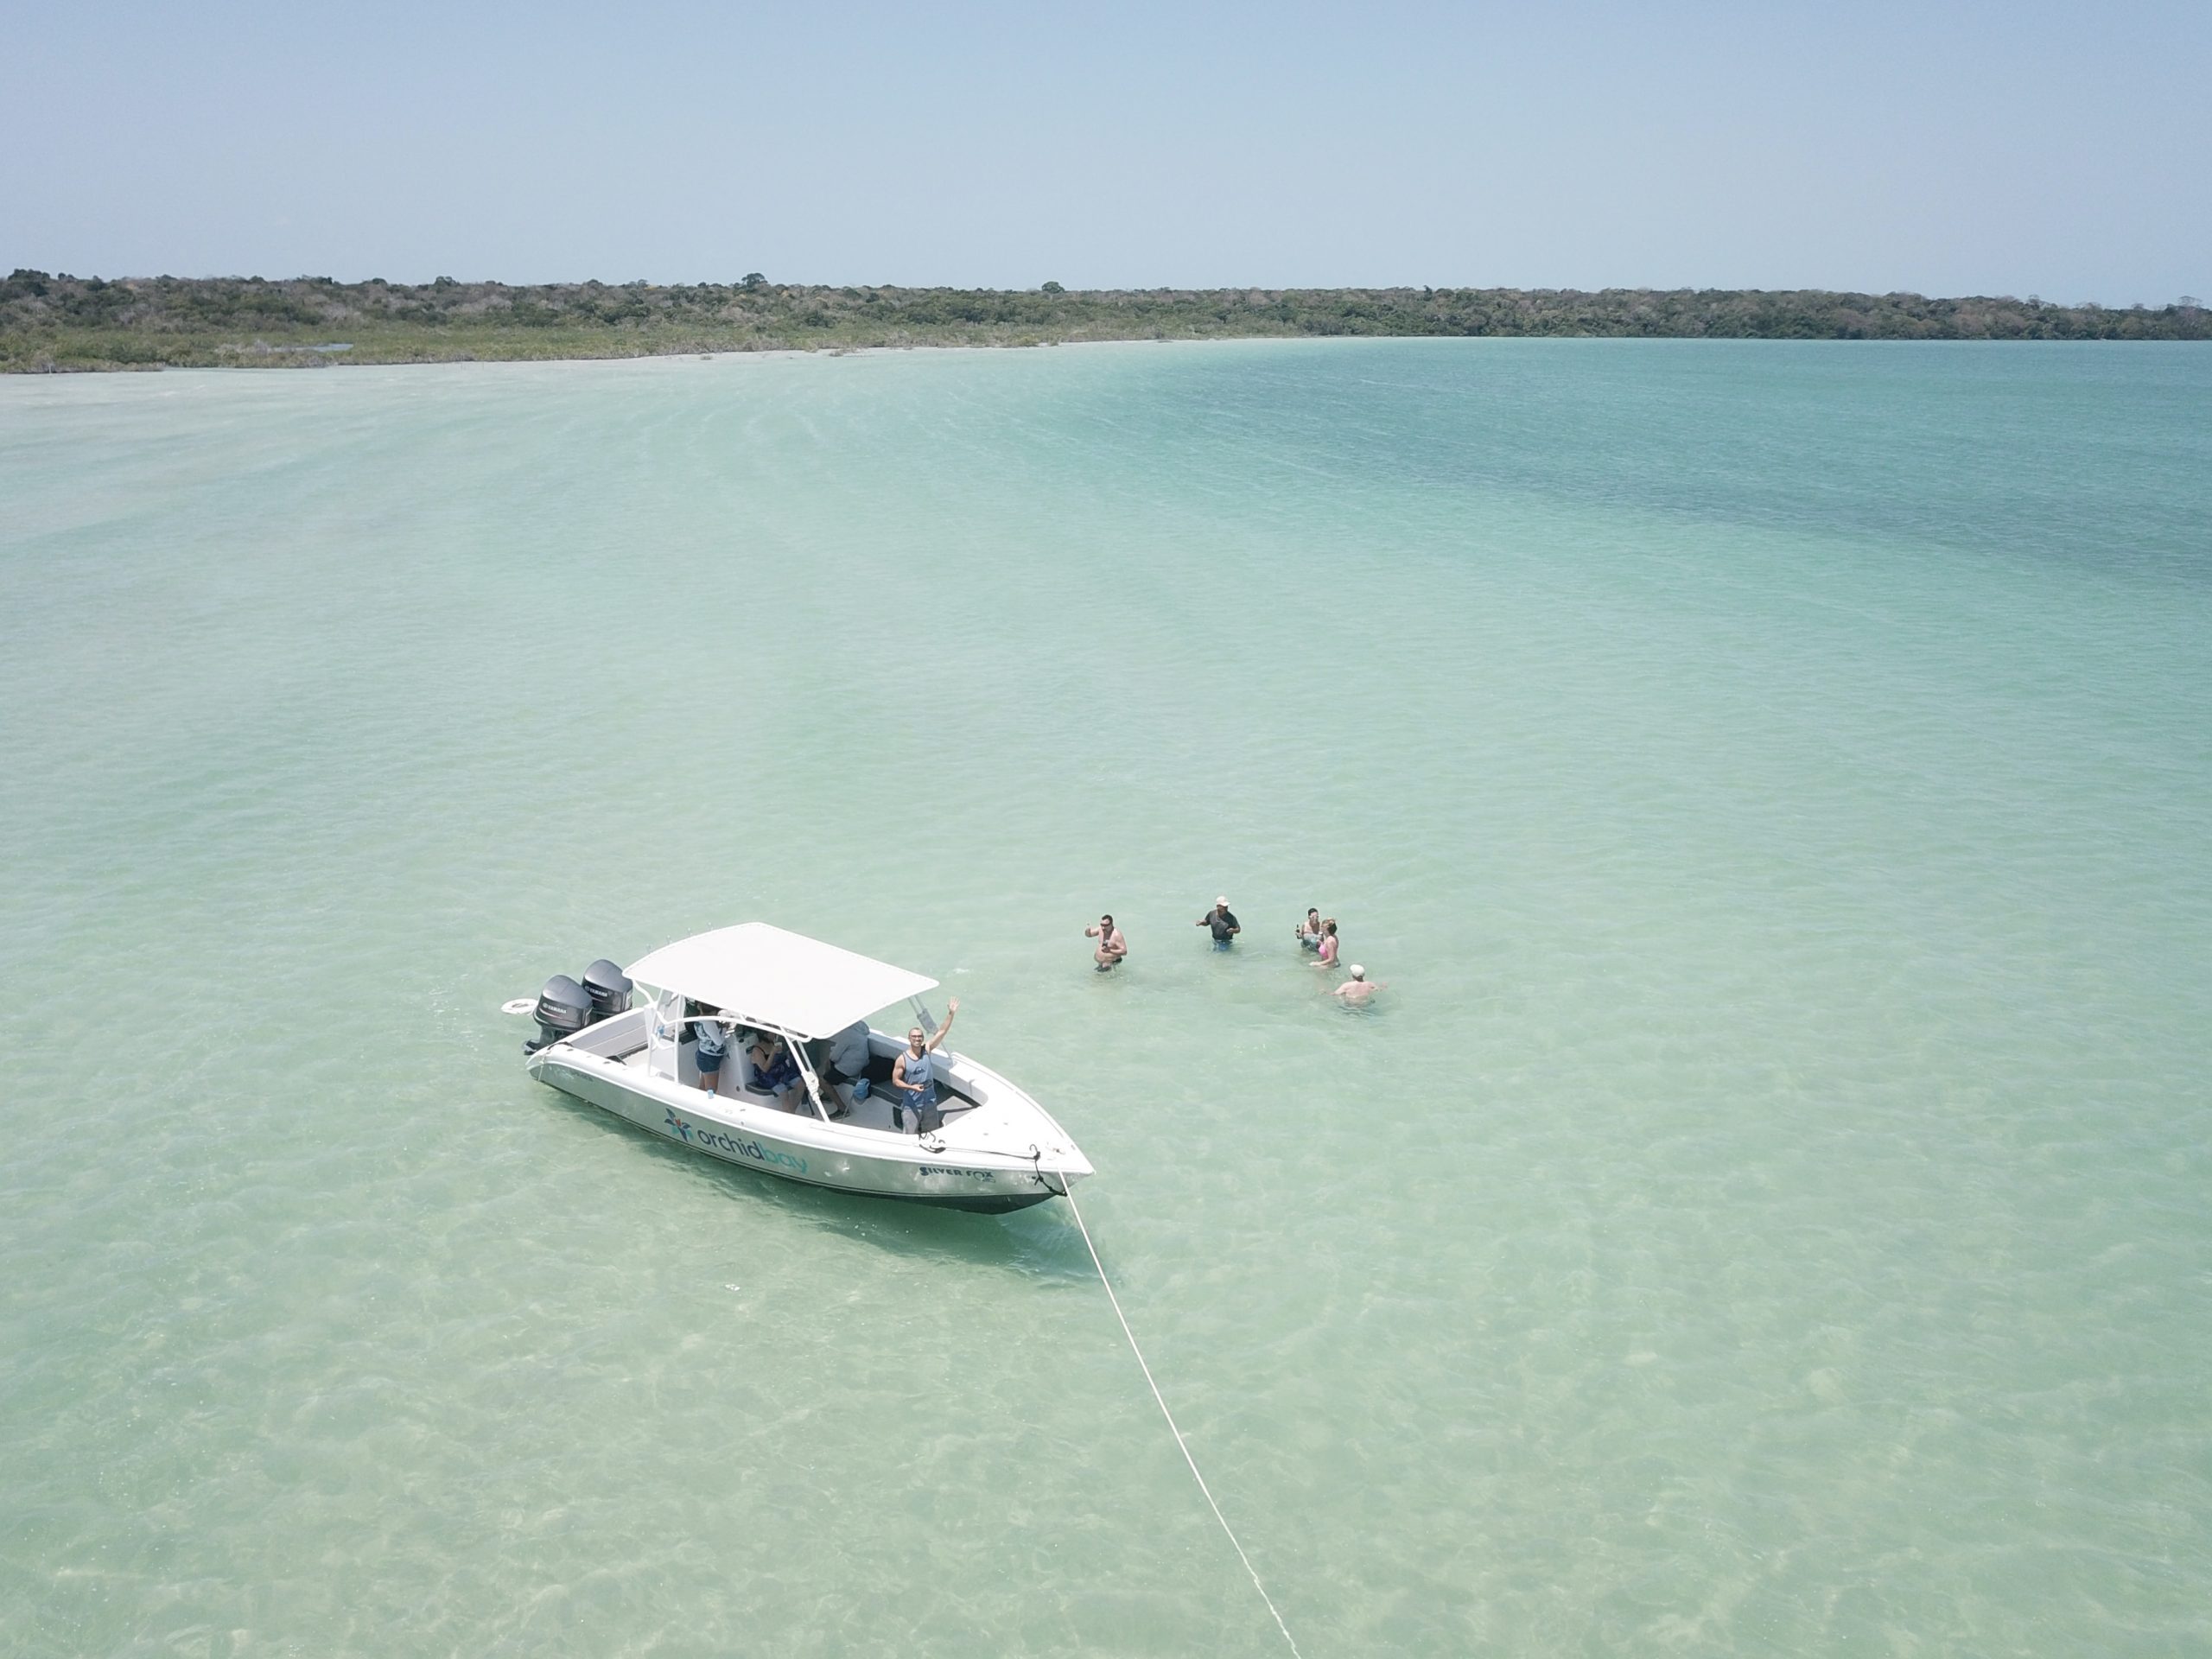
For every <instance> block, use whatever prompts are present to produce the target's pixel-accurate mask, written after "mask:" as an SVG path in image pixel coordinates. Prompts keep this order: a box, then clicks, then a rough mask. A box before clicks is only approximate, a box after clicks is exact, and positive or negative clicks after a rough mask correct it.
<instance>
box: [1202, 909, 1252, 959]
mask: <svg viewBox="0 0 2212 1659" xmlns="http://www.w3.org/2000/svg"><path fill="white" fill-rule="evenodd" d="M1198 925H1199V926H1200V927H1210V928H1211V929H1213V948H1214V949H1215V950H1228V949H1229V947H1230V945H1232V944H1236V936H1237V935H1238V934H1239V933H1242V932H1243V931H1244V930H1243V926H1242V925H1239V923H1238V922H1237V919H1236V912H1235V911H1233V910H1231V909H1230V907H1229V900H1228V899H1215V900H1214V901H1213V908H1212V909H1211V910H1210V911H1208V912H1206V913H1205V915H1203V916H1201V917H1199V918H1198Z"/></svg>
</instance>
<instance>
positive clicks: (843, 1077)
mask: <svg viewBox="0 0 2212 1659" xmlns="http://www.w3.org/2000/svg"><path fill="white" fill-rule="evenodd" d="M809 1052H812V1051H811V1050H810V1051H809ZM815 1070H816V1072H817V1075H818V1076H819V1077H821V1079H822V1081H823V1084H826V1085H827V1087H828V1094H827V1096H825V1098H824V1100H823V1104H824V1105H826V1106H828V1107H829V1116H832V1117H844V1116H849V1115H850V1113H851V1111H852V1109H853V1103H854V1102H855V1101H856V1100H865V1099H867V1098H868V1021H867V1020H854V1021H853V1023H852V1024H851V1025H849V1026H847V1027H845V1028H844V1029H843V1030H842V1031H841V1032H839V1033H837V1034H836V1036H834V1037H832V1038H830V1039H829V1040H828V1041H826V1042H824V1043H823V1045H822V1064H821V1065H818V1066H817V1067H816V1068H815Z"/></svg>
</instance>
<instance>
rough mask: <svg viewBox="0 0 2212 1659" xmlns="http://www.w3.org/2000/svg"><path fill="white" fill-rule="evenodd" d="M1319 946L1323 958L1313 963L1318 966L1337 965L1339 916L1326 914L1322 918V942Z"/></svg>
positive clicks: (1329, 966) (1328, 966)
mask: <svg viewBox="0 0 2212 1659" xmlns="http://www.w3.org/2000/svg"><path fill="white" fill-rule="evenodd" d="M1318 948H1319V950H1320V953H1321V959H1320V960H1319V962H1316V963H1314V964H1313V965H1314V966H1315V967H1316V968H1333V967H1335V966H1336V965H1337V918H1335V917H1333V916H1326V917H1324V918H1322V920H1321V943H1320V944H1319V947H1318Z"/></svg>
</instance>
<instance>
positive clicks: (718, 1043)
mask: <svg viewBox="0 0 2212 1659" xmlns="http://www.w3.org/2000/svg"><path fill="white" fill-rule="evenodd" d="M693 1023H694V1024H695V1025H696V1027H697V1028H698V1032H699V1047H698V1060H699V1086H700V1087H701V1088H702V1089H703V1090H706V1091H707V1092H708V1093H709V1094H710V1095H711V1094H714V1093H715V1092H716V1088H715V1085H716V1084H719V1083H721V1076H722V1057H723V1056H724V1055H726V1054H728V1052H729V1027H728V1026H725V1025H723V1024H722V1023H721V1021H720V1020H695V1021H694V1022H693Z"/></svg>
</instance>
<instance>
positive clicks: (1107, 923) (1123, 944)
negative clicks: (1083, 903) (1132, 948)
mask: <svg viewBox="0 0 2212 1659" xmlns="http://www.w3.org/2000/svg"><path fill="white" fill-rule="evenodd" d="M1083 937H1084V938H1086V939H1096V940H1097V941H1098V954H1097V955H1096V956H1095V957H1092V958H1091V960H1092V961H1093V962H1095V963H1097V964H1098V971H1099V972H1100V973H1102V974H1103V973H1104V972H1105V971H1106V970H1107V969H1109V968H1111V967H1113V966H1115V965H1116V963H1119V962H1120V961H1121V960H1122V957H1126V956H1128V954H1129V942H1128V940H1127V939H1125V938H1122V930H1121V929H1120V928H1118V927H1116V926H1115V925H1114V918H1112V917H1111V916H1101V917H1100V918H1098V925H1097V926H1096V927H1086V928H1084V930H1083Z"/></svg>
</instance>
